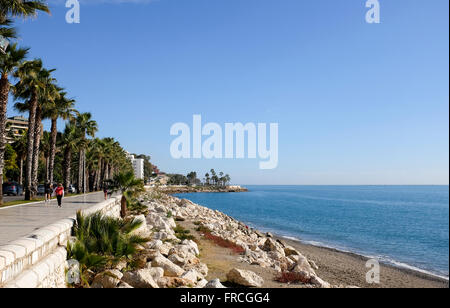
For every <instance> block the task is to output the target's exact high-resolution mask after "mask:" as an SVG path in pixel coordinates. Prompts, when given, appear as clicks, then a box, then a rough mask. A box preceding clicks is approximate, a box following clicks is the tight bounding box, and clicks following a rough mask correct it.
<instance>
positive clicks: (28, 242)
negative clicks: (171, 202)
mask: <svg viewBox="0 0 450 308" xmlns="http://www.w3.org/2000/svg"><path fill="white" fill-rule="evenodd" d="M120 198H121V197H120V196H117V197H113V198H111V199H109V200H106V201H104V202H101V203H99V204H96V205H94V206H92V207H90V208H88V209H86V210H83V214H85V215H89V214H93V213H96V212H101V213H102V214H104V215H107V216H114V217H119V216H120ZM75 219H76V215H73V216H71V217H68V218H67V219H62V220H60V221H58V222H56V223H54V224H51V225H48V226H46V227H43V228H41V229H38V230H36V231H34V232H33V233H32V234H29V235H28V236H25V237H23V238H20V239H17V240H15V241H13V242H10V243H8V244H7V245H4V246H0V287H4V288H17V287H19V288H38V287H44V288H48V287H65V286H66V282H65V268H66V259H67V251H66V245H67V241H68V239H69V238H70V235H71V232H72V228H73V225H74V222H75Z"/></svg>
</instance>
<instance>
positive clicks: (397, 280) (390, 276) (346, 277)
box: [279, 238, 449, 288]
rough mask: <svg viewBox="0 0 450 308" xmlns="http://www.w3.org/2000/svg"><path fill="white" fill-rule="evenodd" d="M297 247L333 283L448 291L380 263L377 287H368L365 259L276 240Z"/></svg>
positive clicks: (438, 282) (433, 280) (443, 283)
mask: <svg viewBox="0 0 450 308" xmlns="http://www.w3.org/2000/svg"><path fill="white" fill-rule="evenodd" d="M279 239H280V240H282V241H283V242H285V243H287V244H288V245H291V246H293V247H295V248H297V249H298V250H299V251H301V252H302V253H303V254H304V255H305V256H306V257H307V258H308V259H310V260H313V261H314V262H316V264H317V265H318V266H319V269H318V270H317V273H318V274H319V275H320V277H322V278H323V279H325V280H327V281H329V282H330V283H332V284H337V285H339V284H346V285H355V286H358V287H363V288H448V287H449V282H448V280H444V279H441V278H439V277H436V276H432V275H428V274H424V273H421V272H418V271H414V270H409V269H406V268H399V267H394V266H391V265H386V264H381V272H380V280H381V281H380V284H379V285H374V284H367V283H366V273H367V271H368V269H367V268H366V267H365V265H366V262H367V260H368V259H367V258H366V257H363V256H360V255H357V254H353V253H347V252H342V251H338V250H335V249H330V248H325V247H317V246H313V245H308V244H303V243H301V242H298V241H293V240H288V239H285V238H279Z"/></svg>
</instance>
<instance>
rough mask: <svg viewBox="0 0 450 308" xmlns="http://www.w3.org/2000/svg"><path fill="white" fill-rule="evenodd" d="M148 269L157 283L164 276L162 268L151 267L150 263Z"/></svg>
mask: <svg viewBox="0 0 450 308" xmlns="http://www.w3.org/2000/svg"><path fill="white" fill-rule="evenodd" d="M147 269H148V270H149V273H150V275H151V276H152V278H153V280H155V281H157V280H158V279H159V278H161V277H163V276H164V269H163V268H161V267H151V263H148V264H147Z"/></svg>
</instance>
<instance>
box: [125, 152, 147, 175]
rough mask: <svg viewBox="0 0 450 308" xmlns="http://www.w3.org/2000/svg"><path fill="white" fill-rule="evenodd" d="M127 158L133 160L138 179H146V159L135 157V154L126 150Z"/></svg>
mask: <svg viewBox="0 0 450 308" xmlns="http://www.w3.org/2000/svg"><path fill="white" fill-rule="evenodd" d="M125 154H126V155H127V158H128V159H129V160H130V161H131V164H132V165H133V171H134V176H135V177H136V178H137V179H141V180H143V179H144V159H143V158H134V155H132V154H130V153H129V152H125Z"/></svg>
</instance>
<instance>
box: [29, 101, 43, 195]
mask: <svg viewBox="0 0 450 308" xmlns="http://www.w3.org/2000/svg"><path fill="white" fill-rule="evenodd" d="M41 117H42V108H41V107H40V106H38V107H37V108H36V120H35V123H34V144H33V160H32V166H33V171H32V175H31V176H32V187H31V189H32V191H33V192H34V194H36V193H37V187H38V171H39V146H40V144H41Z"/></svg>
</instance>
